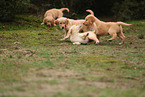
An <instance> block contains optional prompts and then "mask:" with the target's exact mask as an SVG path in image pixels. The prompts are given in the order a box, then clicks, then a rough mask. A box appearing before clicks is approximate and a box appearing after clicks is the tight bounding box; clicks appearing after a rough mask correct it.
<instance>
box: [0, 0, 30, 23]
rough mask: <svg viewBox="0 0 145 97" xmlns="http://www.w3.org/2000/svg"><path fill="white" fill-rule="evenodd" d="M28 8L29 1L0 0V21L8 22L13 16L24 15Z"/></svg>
mask: <svg viewBox="0 0 145 97" xmlns="http://www.w3.org/2000/svg"><path fill="white" fill-rule="evenodd" d="M28 7H29V0H0V20H1V21H9V20H11V19H12V18H13V16H14V15H15V14H19V13H24V12H26V11H27V9H28Z"/></svg>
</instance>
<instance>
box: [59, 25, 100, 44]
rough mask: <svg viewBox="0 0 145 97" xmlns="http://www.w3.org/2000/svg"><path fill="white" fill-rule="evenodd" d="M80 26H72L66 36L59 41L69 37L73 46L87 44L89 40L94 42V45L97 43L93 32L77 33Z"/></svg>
mask: <svg viewBox="0 0 145 97" xmlns="http://www.w3.org/2000/svg"><path fill="white" fill-rule="evenodd" d="M80 28H81V26H79V25H73V26H72V27H71V28H70V29H69V31H68V33H67V35H66V36H65V37H64V38H63V39H61V40H65V39H66V38H69V36H70V40H71V42H73V44H81V43H88V42H89V39H91V40H93V41H95V42H96V43H98V42H99V40H98V39H97V37H96V32H95V31H87V32H84V33H79V30H80Z"/></svg>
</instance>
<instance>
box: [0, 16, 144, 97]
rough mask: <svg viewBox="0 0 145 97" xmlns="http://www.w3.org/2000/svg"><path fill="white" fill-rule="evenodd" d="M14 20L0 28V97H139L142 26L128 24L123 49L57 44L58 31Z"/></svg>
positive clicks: (111, 44)
mask: <svg viewBox="0 0 145 97" xmlns="http://www.w3.org/2000/svg"><path fill="white" fill-rule="evenodd" d="M41 22H42V19H40V18H37V17H34V16H31V15H18V16H16V18H15V19H14V21H13V22H8V23H0V41H1V42H0V96H1V97H45V96H46V97H48V96H49V97H143V96H144V95H145V93H144V90H145V64H144V63H145V58H144V56H145V55H144V53H145V52H144V42H145V39H144V33H145V31H144V29H145V27H144V25H145V20H138V21H135V20H132V21H126V22H127V23H131V24H133V25H132V26H130V27H126V26H123V28H124V34H125V36H126V39H125V43H124V44H123V45H118V43H119V42H120V40H119V39H118V38H117V39H115V40H114V41H112V42H107V41H106V40H107V39H109V38H110V36H107V37H102V38H101V39H100V42H101V43H100V44H99V45H94V44H90V45H72V43H71V42H70V41H69V39H67V40H65V41H59V39H61V38H62V37H63V34H64V32H63V31H62V30H61V29H59V27H53V28H48V27H47V26H45V25H40V24H41Z"/></svg>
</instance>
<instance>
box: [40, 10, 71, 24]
mask: <svg viewBox="0 0 145 97" xmlns="http://www.w3.org/2000/svg"><path fill="white" fill-rule="evenodd" d="M64 10H67V11H68V12H69V9H68V8H61V9H56V8H53V9H50V10H48V11H46V13H45V14H44V19H43V22H42V23H41V25H42V24H45V23H46V24H47V25H49V26H52V24H53V25H54V26H55V23H54V20H55V19H56V18H58V17H62V16H63V11H64Z"/></svg>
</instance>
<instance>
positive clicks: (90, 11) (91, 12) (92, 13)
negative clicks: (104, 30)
mask: <svg viewBox="0 0 145 97" xmlns="http://www.w3.org/2000/svg"><path fill="white" fill-rule="evenodd" d="M86 12H89V13H90V14H91V15H94V12H93V11H92V10H86Z"/></svg>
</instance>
